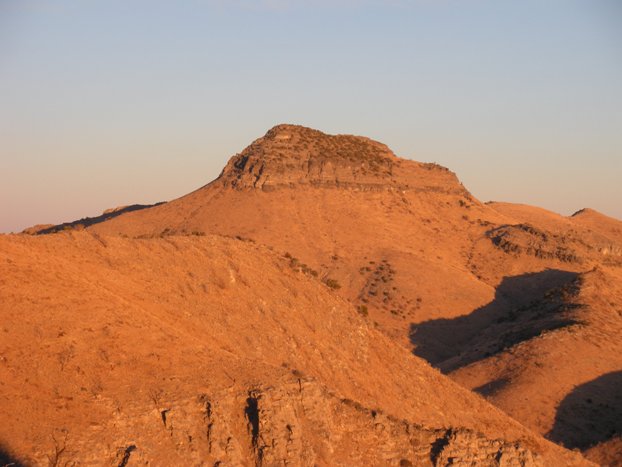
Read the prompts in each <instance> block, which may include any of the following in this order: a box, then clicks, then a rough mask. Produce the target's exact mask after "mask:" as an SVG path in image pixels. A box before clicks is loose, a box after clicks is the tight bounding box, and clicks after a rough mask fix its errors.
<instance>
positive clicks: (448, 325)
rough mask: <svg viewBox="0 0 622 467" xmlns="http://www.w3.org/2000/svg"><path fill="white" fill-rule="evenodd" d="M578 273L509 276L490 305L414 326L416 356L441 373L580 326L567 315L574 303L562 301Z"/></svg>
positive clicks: (550, 271) (412, 331)
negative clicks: (555, 331)
mask: <svg viewBox="0 0 622 467" xmlns="http://www.w3.org/2000/svg"><path fill="white" fill-rule="evenodd" d="M576 278H577V273H574V272H568V271H562V270H557V269H548V270H545V271H542V272H538V273H529V274H522V275H519V276H512V277H506V278H504V279H503V281H502V282H501V284H500V285H499V287H497V290H496V293H495V298H494V300H493V301H492V302H490V303H489V304H487V305H485V306H483V307H481V308H478V309H476V310H475V311H473V312H472V313H470V314H469V315H466V316H459V317H457V318H453V319H444V318H441V319H434V320H430V321H425V322H423V323H419V324H412V325H411V328H410V340H411V342H412V344H413V345H414V346H415V350H414V351H413V352H414V354H415V355H417V356H419V357H422V358H424V359H426V360H427V361H429V362H430V363H431V364H432V365H434V366H437V367H438V368H440V369H441V371H443V372H449V371H452V370H454V369H456V368H460V367H462V366H465V365H468V364H470V363H473V362H475V361H479V360H482V359H484V358H487V357H490V356H491V355H495V354H497V353H499V352H501V351H503V350H504V349H507V348H508V347H511V346H513V345H515V344H517V343H519V342H522V341H525V340H527V339H531V338H532V337H535V336H538V335H540V334H541V333H542V332H544V331H550V330H553V329H558V328H562V327H566V326H569V325H572V324H576V322H575V321H574V320H572V319H571V318H570V317H569V316H568V315H569V314H568V313H567V312H568V311H569V310H571V309H572V308H573V307H574V306H575V305H572V304H570V305H569V304H566V303H564V302H563V298H562V297H561V296H558V295H561V292H559V293H557V294H555V293H551V291H552V290H553V289H555V290H557V289H559V288H561V287H564V286H566V287H570V286H571V285H572V284H573V281H574V280H575V279H576Z"/></svg>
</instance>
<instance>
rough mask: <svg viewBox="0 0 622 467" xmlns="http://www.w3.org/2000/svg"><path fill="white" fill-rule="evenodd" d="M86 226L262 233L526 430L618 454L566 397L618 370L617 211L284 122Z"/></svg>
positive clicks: (118, 230) (252, 236)
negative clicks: (188, 181) (497, 188)
mask: <svg viewBox="0 0 622 467" xmlns="http://www.w3.org/2000/svg"><path fill="white" fill-rule="evenodd" d="M89 225H90V226H89V227H87V230H88V231H90V232H91V233H93V234H96V235H98V236H100V237H101V238H114V237H126V238H127V239H128V240H131V239H135V240H148V239H153V240H157V239H161V240H166V239H169V238H174V237H175V238H176V237H177V236H187V237H200V236H202V235H204V234H206V233H207V234H209V235H220V236H225V237H229V238H232V239H236V238H237V239H240V240H243V241H246V242H255V243H256V244H258V245H264V246H266V247H267V248H268V249H271V251H273V252H274V253H275V254H277V255H279V256H281V257H283V258H284V259H285V260H286V261H287V263H288V264H289V267H290V269H292V270H293V271H297V272H298V273H299V274H304V275H306V276H309V277H311V278H317V280H319V281H321V282H323V283H324V284H325V285H327V286H329V288H332V289H333V291H334V293H336V294H338V295H340V296H341V297H342V298H343V299H345V300H346V301H347V302H348V303H350V304H351V305H352V306H354V308H355V309H356V310H357V311H358V313H359V314H360V315H361V317H362V319H363V320H364V322H365V323H366V324H367V325H368V326H369V327H370V328H373V329H377V330H379V331H380V332H381V333H382V334H383V335H385V336H388V337H389V338H390V341H391V342H392V343H393V344H397V345H398V346H400V347H402V348H404V349H406V350H407V351H409V352H411V353H413V354H415V355H416V356H418V357H422V358H424V359H425V360H427V361H428V362H429V363H431V364H432V365H433V366H435V367H437V368H438V369H440V370H441V371H442V372H443V373H445V374H447V375H448V376H449V377H451V378H453V379H454V380H455V381H457V382H458V383H460V384H461V385H463V386H464V387H466V388H467V389H470V390H475V391H476V392H479V393H480V394H482V395H484V396H485V397H486V398H488V400H489V401H490V402H492V403H494V404H495V405H497V406H498V407H500V408H501V409H503V410H504V411H506V412H507V413H509V414H511V415H512V416H513V417H515V418H516V420H518V421H519V422H521V423H522V424H524V425H526V426H527V427H529V428H530V429H533V430H535V431H537V432H539V433H540V434H542V435H544V436H546V437H548V438H549V439H551V440H553V441H555V442H557V443H559V444H561V445H566V446H569V447H573V448H578V449H581V450H582V451H584V452H585V453H586V455H588V456H591V458H593V459H595V460H597V459H606V458H610V457H612V456H613V457H615V454H616V450H617V449H618V447H619V443H616V442H615V440H616V437H617V436H618V435H619V433H620V427H619V426H617V425H615V423H613V424H612V423H610V422H609V421H606V422H605V421H603V423H601V420H600V419H599V418H598V413H599V412H598V411H596V412H594V411H589V410H579V411H570V412H568V411H566V412H564V410H565V409H564V407H565V405H564V404H565V401H566V398H567V397H571V396H572V393H573V391H574V390H575V389H576V388H577V387H583V386H585V385H588V386H589V385H590V384H591V383H590V382H595V383H594V384H596V387H600V388H602V387H603V384H605V383H603V381H605V382H606V383H607V384H606V386H607V387H608V388H612V387H615V385H614V384H612V383H611V381H614V382H615V381H617V380H616V379H615V372H617V371H620V370H622V361H621V360H620V357H619V355H620V352H619V350H620V348H619V345H618V343H617V340H616V339H615V338H614V337H613V336H615V335H616V333H617V332H618V330H619V326H620V322H619V320H620V316H619V313H618V312H617V310H620V308H621V307H622V298H621V296H620V294H619V290H618V289H619V284H620V273H621V271H622V269H621V266H622V222H620V221H618V220H616V219H612V218H608V217H606V216H604V215H602V214H599V213H597V212H595V211H592V210H582V211H580V212H578V213H576V214H575V215H573V216H570V217H564V216H560V215H558V214H555V213H552V212H549V211H546V210H544V209H540V208H536V207H532V206H525V205H517V204H510V203H499V202H493V203H482V202H480V201H479V200H477V199H475V198H474V197H473V196H472V195H471V194H470V193H469V192H468V190H467V189H466V188H465V187H464V186H463V185H462V184H461V183H460V181H459V180H458V178H457V177H456V175H455V174H453V173H452V172H450V171H449V170H448V169H445V168H443V167H441V166H439V165H437V164H429V163H419V162H415V161H412V160H407V159H402V158H399V157H397V156H396V155H394V154H393V153H392V152H391V150H390V149H389V148H388V147H387V146H385V145H383V144H381V143H378V142H375V141H372V140H370V139H368V138H364V137H358V136H350V135H336V136H333V135H327V134H324V133H322V132H319V131H317V130H312V129H309V128H304V127H300V126H295V125H278V126H276V127H274V128H273V129H271V130H269V131H268V132H267V133H266V135H265V136H263V137H261V138H259V139H257V140H256V141H254V142H253V143H252V144H251V145H250V146H248V147H247V148H246V149H244V150H243V151H242V152H241V153H240V154H237V155H235V156H234V157H232V158H231V160H230V161H229V163H228V164H227V165H226V167H225V168H224V170H223V172H222V173H221V175H220V176H219V177H218V178H217V179H216V180H214V181H213V182H211V183H209V184H208V185H206V186H204V187H202V188H200V189H198V190H196V191H194V192H192V193H190V194H188V195H186V196H183V197H181V198H179V199H176V200H173V201H170V202H168V203H164V204H160V205H158V206H154V207H149V208H145V209H141V210H137V211H134V212H128V213H121V214H120V215H117V216H115V217H114V218H110V219H104V220H103V221H101V222H92V223H89ZM52 230H54V229H52ZM590 291H597V292H598V293H592V292H590ZM602 297H607V299H606V301H603V300H602ZM595 336H601V337H602V338H601V339H599V338H598V337H595ZM569 345H571V348H572V349H576V352H573V351H570V350H569V348H568V346H569ZM599 348H600V351H599V350H598V349H599ZM547 355H549V356H550V357H547ZM575 361H578V362H580V363H579V364H577V365H573V362H575ZM564 365H567V367H564ZM612 373H613V375H614V376H611V374H612ZM554 378H559V382H556V383H552V382H551V381H552V380H553V379H554ZM586 387H587V386H586ZM581 393H582V392H581ZM607 393H608V394H616V392H615V390H612V389H608V390H607ZM618 393H619V392H618ZM587 398H590V399H592V400H595V399H594V398H591V397H587ZM571 399H572V397H571ZM572 400H574V399H572ZM602 403H603V404H605V405H604V406H606V408H608V409H611V410H610V412H611V413H613V414H616V413H618V412H617V411H619V410H620V408H621V407H622V402H621V401H619V400H618V399H617V398H615V397H613V399H611V400H610V399H607V401H605V402H602ZM568 413H573V414H574V415H572V417H571V418H572V420H568ZM573 423H574V424H576V425H575V426H582V427H584V428H582V429H580V430H575V431H576V433H577V435H576V437H575V438H573V439H572V440H570V439H569V438H568V437H567V436H566V435H563V434H562V435H560V433H567V432H568V431H569V430H572V428H571V426H572V424H573ZM586 427H587V428H586ZM589 427H592V428H589ZM590 430H592V431H590ZM605 432H606V433H605ZM577 437H578V438H577Z"/></svg>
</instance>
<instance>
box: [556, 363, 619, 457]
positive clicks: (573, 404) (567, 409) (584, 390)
mask: <svg viewBox="0 0 622 467" xmlns="http://www.w3.org/2000/svg"><path fill="white" fill-rule="evenodd" d="M620 435H622V371H616V372H612V373H607V374H604V375H602V376H599V377H598V378H596V379H594V380H592V381H589V382H587V383H584V384H582V385H580V386H578V387H576V388H575V389H573V390H572V392H570V394H568V395H567V396H566V397H565V398H564V400H562V401H561V403H560V404H559V407H558V408H557V414H556V415H555V425H554V426H553V429H552V430H551V431H550V432H549V433H548V435H547V436H548V438H549V439H551V440H553V441H555V442H557V443H559V444H561V445H563V446H566V447H568V448H579V449H582V450H583V449H587V448H589V447H592V446H594V445H596V444H600V443H603V442H607V441H609V440H610V439H612V438H614V437H616V436H620Z"/></svg>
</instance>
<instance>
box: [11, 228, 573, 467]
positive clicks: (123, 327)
mask: <svg viewBox="0 0 622 467" xmlns="http://www.w3.org/2000/svg"><path fill="white" fill-rule="evenodd" d="M0 298H1V300H0V315H1V316H2V332H3V339H2V343H1V344H0V386H1V387H2V391H1V392H2V396H1V398H0V401H1V402H0V412H1V413H2V418H3V420H5V421H6V422H5V423H3V424H2V425H0V444H1V445H2V450H3V454H2V455H3V458H4V459H8V460H10V459H17V460H18V461H21V462H24V463H27V464H35V465H43V464H45V463H49V464H50V465H65V464H66V463H69V464H70V465H71V464H72V463H74V462H75V463H78V464H88V463H97V464H100V465H101V464H102V463H109V464H111V465H138V464H139V463H140V464H144V463H154V462H155V463H156V464H161V465H164V464H165V465H181V464H184V465H202V463H204V462H206V461H209V462H211V463H217V464H218V463H224V464H228V465H240V464H242V465H244V464H246V465H251V464H257V465H274V464H280V463H282V462H285V463H292V462H293V463H295V464H302V465H318V464H319V465H336V464H341V465H352V464H367V465H369V464H392V465H426V464H427V465H446V464H449V463H455V462H458V461H468V462H477V463H480V464H486V465H497V464H502V465H509V464H512V465H514V464H515V463H520V464H522V465H538V464H543V465H551V464H572V463H577V464H579V463H581V462H584V461H582V460H581V458H580V456H578V455H576V454H573V453H570V452H568V451H564V450H562V449H561V448H558V447H556V446H555V445H553V444H551V443H549V442H547V441H544V440H543V439H542V438H540V437H538V436H537V435H534V434H533V433H531V432H530V431H528V430H526V429H525V428H523V427H522V426H521V425H519V424H518V423H516V422H514V421H512V420H511V419H509V418H508V417H507V416H506V415H505V414H504V413H502V412H500V411H499V410H497V409H495V408H494V407H492V406H491V405H489V404H488V403H486V402H485V401H484V400H483V399H481V398H479V397H478V396H475V395H472V394H471V393H470V392H468V391H466V390H464V389H462V388H461V387H459V386H458V385H456V384H455V383H453V382H451V381H450V380H449V379H447V378H446V377H444V376H442V375H441V374H440V373H438V372H437V371H436V370H434V369H432V368H430V367H429V366H428V365H427V364H426V363H425V362H423V361H422V360H419V359H418V358H417V357H414V356H412V355H411V354H409V352H408V351H406V350H405V349H403V348H401V347H400V346H398V345H396V344H394V343H392V342H391V341H390V340H389V339H388V338H386V337H384V336H383V335H382V334H381V333H379V332H378V331H376V330H374V329H373V326H370V324H369V323H368V322H367V321H366V320H365V319H363V318H362V317H360V316H359V314H358V313H357V312H356V311H355V310H354V308H353V307H352V306H351V305H350V304H349V303H347V302H346V301H344V300H343V299H341V298H340V297H338V296H337V295H335V294H334V293H333V292H332V291H331V290H330V288H329V287H327V286H326V285H324V284H322V283H321V282H320V281H319V280H318V279H317V278H315V277H313V275H312V274H310V273H305V272H301V271H298V270H296V269H295V268H292V267H291V262H290V259H288V258H285V257H282V256H280V255H278V254H276V253H274V252H271V251H270V250H269V249H267V248H265V247H262V246H256V245H255V244H253V243H252V242H247V241H240V240H228V239H223V238H220V237H214V236H207V237H202V236H186V237H176V236H170V237H165V238H153V239H135V240H132V239H124V238H121V237H100V236H98V235H94V234H90V233H73V234H71V233H64V234H56V235H51V236H39V237H28V236H2V237H0Z"/></svg>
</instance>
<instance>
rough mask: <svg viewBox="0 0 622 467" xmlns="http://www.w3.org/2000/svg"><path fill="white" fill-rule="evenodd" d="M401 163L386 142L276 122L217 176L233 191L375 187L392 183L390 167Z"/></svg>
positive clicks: (391, 168) (392, 168)
mask: <svg viewBox="0 0 622 467" xmlns="http://www.w3.org/2000/svg"><path fill="white" fill-rule="evenodd" d="M402 162H404V161H403V160H402V159H399V158H398V157H396V156H395V154H393V152H392V151H391V150H390V149H389V148H388V147H387V146H386V145H384V144H382V143H379V142H377V141H373V140H371V139H369V138H365V137H362V136H352V135H329V134H326V133H323V132H321V131H319V130H314V129H311V128H306V127H303V126H299V125H290V124H280V125H277V126H275V127H273V128H272V129H270V130H269V131H268V132H267V133H266V134H265V135H264V136H263V137H261V138H259V139H257V140H255V141H254V142H253V143H251V145H250V146H248V147H247V148H246V149H244V150H243V151H242V152H241V153H239V154H237V155H235V156H234V157H232V158H231V160H230V161H229V163H228V164H227V166H226V167H225V169H224V170H223V172H222V174H221V176H220V177H219V180H220V182H222V183H223V184H224V185H226V186H230V187H233V188H237V189H244V188H260V189H263V190H270V189H274V188H279V187H292V186H297V185H309V186H326V187H350V188H352V187H356V188H366V189H373V188H376V189H377V188H382V187H387V186H390V185H392V184H393V182H394V180H393V178H394V169H395V168H396V166H399V165H400V164H401V163H402Z"/></svg>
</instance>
